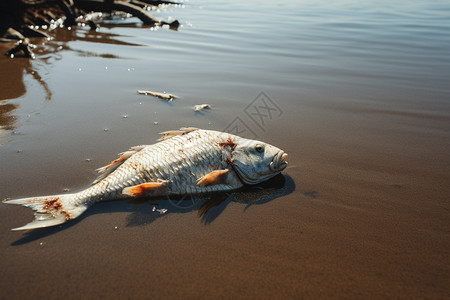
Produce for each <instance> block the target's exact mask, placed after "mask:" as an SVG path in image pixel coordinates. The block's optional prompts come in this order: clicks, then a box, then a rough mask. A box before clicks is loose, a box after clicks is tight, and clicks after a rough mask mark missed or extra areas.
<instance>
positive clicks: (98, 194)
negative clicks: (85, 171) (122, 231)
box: [4, 128, 287, 230]
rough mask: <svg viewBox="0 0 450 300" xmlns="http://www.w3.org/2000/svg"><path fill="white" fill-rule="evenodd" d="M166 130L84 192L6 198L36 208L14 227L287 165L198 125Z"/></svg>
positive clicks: (220, 187) (252, 177) (224, 186)
mask: <svg viewBox="0 0 450 300" xmlns="http://www.w3.org/2000/svg"><path fill="white" fill-rule="evenodd" d="M163 134H164V136H163V137H162V138H161V139H162V140H161V141H160V142H158V143H156V144H153V145H145V146H137V147H132V148H131V149H130V150H128V151H126V152H123V153H121V154H119V158H118V159H116V160H114V161H113V162H111V163H110V164H108V165H107V166H105V167H103V168H100V169H98V170H99V172H100V173H101V175H100V176H99V177H98V178H97V179H96V180H95V181H94V183H93V184H92V186H90V187H89V188H87V189H85V190H83V191H81V192H78V193H75V194H63V195H55V196H44V197H33V198H23V199H15V200H7V201H4V202H5V203H11V204H21V205H24V206H27V207H30V208H32V209H33V210H35V211H36V214H35V220H34V221H33V222H31V223H29V224H27V225H25V226H22V227H19V228H15V230H23V229H33V228H40V227H47V226H53V225H57V224H61V223H64V222H66V221H67V220H70V219H74V218H76V217H78V216H79V215H81V214H82V213H83V212H84V211H85V210H86V209H87V208H88V207H89V206H90V205H92V204H93V203H95V202H99V201H103V200H114V199H123V198H127V197H130V196H132V197H140V196H161V195H182V194H189V193H205V192H216V191H228V190H233V189H237V188H240V187H242V186H243V184H244V183H248V184H254V183H258V182H261V181H264V180H267V179H269V178H271V177H273V176H275V175H276V174H278V173H280V172H281V170H283V169H284V168H285V167H286V165H287V162H285V158H286V156H287V154H285V153H284V152H283V151H281V150H280V149H278V148H276V147H274V146H271V145H268V144H266V143H263V142H259V141H254V140H248V139H244V138H241V137H238V136H235V135H232V134H228V133H223V132H219V131H212V130H201V129H194V128H185V129H181V130H179V131H168V132H165V133H163Z"/></svg>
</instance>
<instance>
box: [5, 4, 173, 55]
mask: <svg viewBox="0 0 450 300" xmlns="http://www.w3.org/2000/svg"><path fill="white" fill-rule="evenodd" d="M161 4H179V3H176V2H171V1H165V0H0V37H3V38H8V39H16V40H20V41H22V42H21V43H20V44H17V45H16V46H15V47H14V48H13V49H11V50H10V51H8V53H6V54H7V55H11V54H15V53H17V52H19V51H22V52H23V54H24V56H27V57H32V52H31V49H30V47H28V43H27V40H25V38H26V37H36V36H40V37H48V36H49V35H48V34H47V33H45V32H43V31H40V30H39V29H36V27H37V26H39V27H42V28H50V26H51V24H53V23H54V22H55V21H57V20H64V25H66V26H74V25H76V24H77V23H80V22H81V23H86V24H87V25H89V26H90V27H91V29H95V28H97V25H96V24H95V23H94V22H93V21H92V20H89V21H86V20H85V19H83V18H80V17H82V16H83V15H85V14H86V13H89V12H93V11H94V12H106V13H111V12H113V11H118V12H125V13H128V14H131V15H133V16H135V17H137V18H139V19H140V20H141V21H142V22H143V23H144V24H145V25H151V26H153V25H169V26H170V28H171V29H177V28H178V26H179V25H180V23H179V22H178V21H177V20H175V21H173V22H170V23H169V22H165V21H161V20H158V19H157V18H155V17H153V16H152V15H151V14H150V13H149V12H148V11H147V10H146V9H145V8H146V7H147V6H157V5H161ZM61 22H62V21H61ZM11 32H14V34H11Z"/></svg>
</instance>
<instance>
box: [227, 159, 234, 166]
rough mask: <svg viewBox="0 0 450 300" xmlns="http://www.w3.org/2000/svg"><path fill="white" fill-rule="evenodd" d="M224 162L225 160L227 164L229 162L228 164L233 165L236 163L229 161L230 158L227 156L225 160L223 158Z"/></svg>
mask: <svg viewBox="0 0 450 300" xmlns="http://www.w3.org/2000/svg"><path fill="white" fill-rule="evenodd" d="M225 162H226V163H227V164H229V165H230V166H235V165H236V164H235V163H233V162H232V161H231V159H229V158H227V160H225Z"/></svg>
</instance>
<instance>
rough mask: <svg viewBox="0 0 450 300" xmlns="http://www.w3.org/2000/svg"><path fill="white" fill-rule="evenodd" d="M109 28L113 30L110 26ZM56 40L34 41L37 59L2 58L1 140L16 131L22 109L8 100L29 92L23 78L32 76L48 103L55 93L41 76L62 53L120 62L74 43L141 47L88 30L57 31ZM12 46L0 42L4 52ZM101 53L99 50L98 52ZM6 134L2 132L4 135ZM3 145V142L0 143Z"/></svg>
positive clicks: (0, 95)
mask: <svg viewBox="0 0 450 300" xmlns="http://www.w3.org/2000/svg"><path fill="white" fill-rule="evenodd" d="M108 27H112V26H111V25H109V26H108ZM126 27H128V28H132V27H135V28H136V27H137V25H136V24H133V25H128V26H126ZM53 34H54V38H52V39H51V40H47V39H44V38H34V39H32V41H33V42H34V43H36V44H39V46H37V48H36V50H35V53H36V54H37V56H36V59H35V60H31V59H28V58H21V57H16V58H14V59H11V58H9V57H6V56H0V75H1V89H0V101H1V102H0V141H1V139H2V138H3V137H4V135H5V134H4V132H5V131H13V130H14V129H15V128H16V121H17V119H18V118H17V116H15V115H14V111H15V110H16V109H18V108H19V107H20V106H19V105H18V104H15V103H10V101H8V100H13V99H17V98H20V97H22V96H24V95H25V93H26V85H30V84H32V83H30V82H29V83H27V84H25V83H24V76H25V75H31V78H33V79H34V81H35V82H37V83H38V84H39V86H40V87H41V88H42V90H43V91H44V97H45V100H46V101H50V100H52V97H53V93H52V90H51V89H50V87H49V85H48V83H47V82H46V80H45V79H44V78H43V77H42V76H41V73H42V72H44V73H48V68H49V67H50V66H51V65H52V64H54V63H55V62H56V61H60V60H61V59H62V55H61V54H60V52H61V51H71V52H74V53H77V54H78V55H79V56H82V57H101V58H106V59H118V58H121V57H120V56H119V55H116V54H112V53H102V52H99V51H89V50H86V49H84V50H80V49H76V48H74V47H72V46H71V44H73V42H87V43H96V44H111V45H122V46H140V45H139V44H137V43H130V42H125V41H122V40H120V37H121V36H120V35H118V34H115V33H111V32H98V31H93V30H88V29H86V28H74V29H70V30H68V29H66V28H58V29H56V30H54V31H53ZM10 46H11V43H0V52H2V53H3V52H5V51H6V49H8V47H10ZM96 50H98V48H97V49H96ZM2 132H3V133H2ZM0 144H1V143H0Z"/></svg>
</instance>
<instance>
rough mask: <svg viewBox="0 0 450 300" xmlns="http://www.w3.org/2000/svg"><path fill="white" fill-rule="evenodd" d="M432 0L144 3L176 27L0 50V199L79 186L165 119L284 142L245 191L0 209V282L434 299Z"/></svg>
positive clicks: (440, 74)
mask: <svg viewBox="0 0 450 300" xmlns="http://www.w3.org/2000/svg"><path fill="white" fill-rule="evenodd" d="M449 10H450V5H449V4H448V2H446V1H429V2H422V1H412V2H411V1H397V2H395V3H391V2H387V1H386V2H380V1H365V2H364V3H361V2H359V1H331V2H330V1H326V2H325V1H296V2H293V1H292V3H291V2H288V3H285V2H284V1H283V2H282V1H278V2H277V1H275V2H274V1H250V2H245V3H240V2H238V1H232V2H227V4H219V3H215V2H213V1H202V2H197V1H190V2H186V4H185V6H184V7H165V8H162V9H161V10H160V11H157V12H154V14H155V16H157V17H159V18H162V19H165V20H167V19H178V20H179V21H180V22H181V24H182V25H183V26H182V27H181V28H180V29H179V30H178V31H173V30H169V29H166V28H159V29H150V28H145V27H142V26H140V25H139V22H138V21H137V20H135V19H129V20H127V21H123V22H122V23H123V24H122V26H118V27H114V26H113V27H111V26H107V25H104V26H101V28H100V30H99V31H98V32H94V33H93V32H90V31H88V30H87V29H84V28H73V29H72V30H68V29H59V30H57V31H56V32H54V33H52V34H53V35H54V37H55V38H54V39H53V40H51V41H43V40H34V42H35V43H37V45H38V47H37V48H36V49H35V53H36V59H35V60H32V61H30V60H27V59H20V58H18V59H9V58H6V57H2V58H0V75H1V79H2V80H1V83H0V84H1V85H0V86H1V88H0V99H1V100H0V128H1V129H0V170H1V171H0V198H2V199H3V198H18V197H24V196H32V195H47V194H58V193H62V192H67V191H77V190H80V189H82V188H84V187H86V186H88V185H89V183H90V182H91V181H92V180H93V179H94V178H95V177H96V172H95V169H96V168H98V167H100V166H103V165H104V164H106V163H108V162H110V161H111V160H112V159H114V158H115V157H116V154H117V153H119V152H122V151H124V150H126V149H128V148H129V147H130V146H133V145H139V144H149V143H153V142H154V141H155V140H156V139H157V138H158V137H159V135H158V133H159V132H161V131H165V130H171V129H177V128H179V127H183V126H194V127H201V128H206V129H215V130H229V131H233V130H238V131H239V132H241V134H242V135H245V136H247V137H250V138H258V139H261V140H264V141H266V142H269V143H271V144H274V145H276V146H278V147H280V148H281V149H283V150H284V151H286V152H287V153H288V154H289V158H288V160H289V166H288V168H287V169H286V170H285V171H284V172H283V174H284V176H283V177H281V178H280V177H279V178H277V179H275V180H274V181H273V182H269V183H268V184H267V185H265V186H262V187H261V188H262V190H260V189H259V188H257V189H255V190H252V189H250V190H247V191H243V192H240V193H234V194H231V195H227V196H226V197H222V196H214V197H213V199H209V198H206V199H197V198H191V197H187V198H185V199H170V201H168V200H167V199H160V200H153V201H151V202H145V201H144V202H143V203H134V202H127V201H118V202H108V203H101V204H97V205H95V206H94V207H92V208H90V211H89V212H87V213H86V215H85V216H83V217H81V218H80V220H78V219H77V220H76V221H74V222H72V223H70V224H67V225H64V226H60V227H58V228H51V229H44V230H38V231H34V232H30V233H21V232H10V231H9V229H10V228H13V227H17V226H20V225H23V224H25V223H27V222H29V221H31V219H32V213H31V212H30V211H29V210H27V209H26V208H21V207H16V206H11V205H0V215H1V221H0V229H1V232H2V234H0V243H1V245H2V246H1V253H0V255H1V257H3V259H2V260H1V262H0V268H1V269H2V270H3V272H2V274H3V275H2V276H3V277H2V280H0V282H1V283H0V291H1V292H0V295H1V296H2V298H6V297H8V298H10V297H13V296H15V297H16V298H23V297H25V296H27V295H30V294H31V293H33V295H35V296H36V298H40V297H44V296H45V297H50V298H61V297H69V298H74V297H78V296H80V297H82V296H87V295H89V296H91V297H98V296H116V297H130V298H142V297H145V296H148V295H150V294H151V295H152V296H153V297H155V298H157V297H158V298H159V297H178V298H179V297H186V296H187V297H190V298H194V297H196V298H211V297H212V296H218V295H223V296H224V297H240V298H248V297H255V298H261V297H274V296H278V297H289V298H298V297H303V298H324V297H327V298H342V297H364V298H365V297H367V296H371V297H377V298H381V297H383V298H386V297H390V298H397V297H400V298H411V297H415V298H445V297H448V286H447V284H448V280H449V273H450V272H449V271H450V270H449V264H448V249H450V239H449V231H448V228H449V225H450V224H449V220H450V218H449V213H448V212H449V204H448V197H449V196H448V195H449V192H450V188H449V184H448V183H449V182H450V176H449V173H450V172H449V170H450V157H449V155H448V153H449V149H450V58H449V56H448V53H449V50H450V36H449V35H448V32H449V30H450V20H449V19H448V12H449ZM126 23H138V24H137V25H136V24H134V25H133V24H126ZM0 47H3V48H0V50H1V51H2V52H5V51H6V50H4V49H7V45H0ZM137 90H153V91H158V92H164V91H165V92H168V93H172V94H175V95H177V96H178V97H179V98H178V99H175V100H174V101H173V102H171V103H167V102H166V101H164V100H160V99H157V98H153V97H150V96H144V95H138V94H137V93H136V91H137ZM202 103H208V104H211V105H212V109H211V110H210V111H205V112H202V113H196V112H194V111H193V109H192V108H193V106H194V105H195V104H202ZM154 208H155V209H154ZM164 209H166V210H167V211H165V212H164ZM75 295H76V296H75Z"/></svg>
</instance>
